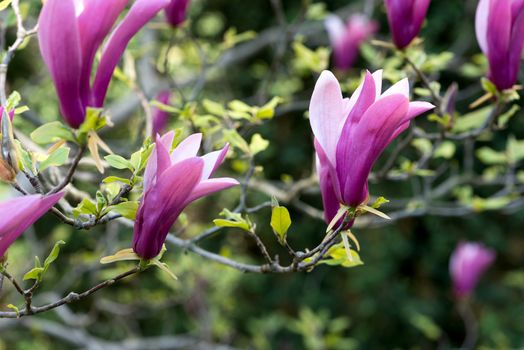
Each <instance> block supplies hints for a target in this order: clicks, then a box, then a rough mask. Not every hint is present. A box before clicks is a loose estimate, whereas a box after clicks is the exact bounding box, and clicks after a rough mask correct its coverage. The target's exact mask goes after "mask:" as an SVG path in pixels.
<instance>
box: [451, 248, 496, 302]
mask: <svg viewBox="0 0 524 350" xmlns="http://www.w3.org/2000/svg"><path fill="white" fill-rule="evenodd" d="M495 256H496V254H495V252H494V251H493V250H492V249H489V248H487V247H486V246H484V245H483V244H482V243H475V242H461V243H459V245H458V246H457V248H456V249H455V251H454V252H453V254H452V255H451V259H450V261H449V272H450V274H451V279H452V280H453V288H454V290H455V293H456V294H457V296H467V295H470V294H471V293H472V292H473V290H474V289H475V286H476V285H477V282H478V280H479V279H480V277H481V276H482V274H483V273H484V272H485V271H486V270H487V268H488V267H489V266H490V265H491V264H492V263H493V261H495Z"/></svg>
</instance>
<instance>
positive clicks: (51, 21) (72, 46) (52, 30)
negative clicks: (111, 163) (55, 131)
mask: <svg viewBox="0 0 524 350" xmlns="http://www.w3.org/2000/svg"><path fill="white" fill-rule="evenodd" d="M127 3H128V0H111V1H109V0H47V1H46V2H45V4H44V6H43V8H42V12H41V13H40V18H39V22H38V23H39V29H38V40H39V42H40V52H41V53H42V57H43V59H44V62H45V64H46V65H47V68H48V70H49V72H50V73H51V78H52V79H53V83H54V85H55V89H56V92H57V95H58V98H59V101H60V110H61V112H62V115H63V117H64V119H65V120H66V121H67V123H68V124H69V125H71V126H72V127H75V128H77V127H79V126H80V124H82V122H83V121H84V119H85V115H86V108H87V107H95V108H100V107H102V106H103V104H104V100H105V96H106V93H107V89H108V87H109V83H110V81H111V77H112V75H113V71H114V70H115V67H116V66H117V64H118V62H119V61H120V58H121V57H122V55H123V53H124V50H125V48H126V46H127V44H128V43H129V41H130V40H131V39H132V38H133V36H134V35H135V34H136V33H137V32H138V31H139V30H140V29H141V28H142V27H143V26H144V25H146V23H147V22H148V21H149V20H150V19H151V18H153V17H154V16H155V15H156V13H157V12H159V11H160V10H161V9H162V8H164V7H165V6H167V5H168V4H169V0H136V1H135V2H134V4H133V5H132V6H131V8H130V10H129V12H128V13H127V14H126V16H125V17H124V18H123V19H122V21H121V22H120V23H119V24H118V25H117V26H116V27H115V29H114V30H113V32H112V33H111V35H110V36H109V38H108V39H107V41H106V43H105V44H104V45H103V47H102V55H101V59H100V64H99V65H98V68H97V70H96V74H95V77H94V81H93V83H91V71H92V68H93V61H94V58H95V55H96V52H97V51H98V49H99V47H100V46H101V45H102V42H103V41H104V39H105V38H106V36H108V34H109V32H110V30H111V28H112V27H113V25H114V23H115V22H116V20H117V18H118V16H119V15H120V14H121V13H122V11H123V10H124V8H125V6H126V4H127Z"/></svg>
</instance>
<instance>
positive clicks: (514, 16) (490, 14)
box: [475, 0, 524, 90]
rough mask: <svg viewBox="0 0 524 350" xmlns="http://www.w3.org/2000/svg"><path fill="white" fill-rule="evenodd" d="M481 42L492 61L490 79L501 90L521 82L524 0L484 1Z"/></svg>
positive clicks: (479, 21)
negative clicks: (519, 79) (519, 77)
mask: <svg viewBox="0 0 524 350" xmlns="http://www.w3.org/2000/svg"><path fill="white" fill-rule="evenodd" d="M475 26H476V33H477V40H478V43H479V46H480V48H481V49H482V52H484V54H485V55H486V56H487V58H488V62H489V75H488V78H489V80H491V81H492V82H493V84H495V86H496V87H497V88H498V89H499V90H505V89H509V88H511V87H512V86H513V85H515V83H516V82H517V79H518V75H519V71H520V60H521V56H522V49H523V47H524V0H480V1H479V4H478V7H477V15H476V19H475Z"/></svg>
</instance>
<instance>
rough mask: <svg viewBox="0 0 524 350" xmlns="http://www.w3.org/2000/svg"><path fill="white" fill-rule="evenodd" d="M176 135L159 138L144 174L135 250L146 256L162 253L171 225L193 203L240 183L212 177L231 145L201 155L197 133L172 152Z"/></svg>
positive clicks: (134, 240)
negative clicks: (198, 153) (198, 154)
mask: <svg viewBox="0 0 524 350" xmlns="http://www.w3.org/2000/svg"><path fill="white" fill-rule="evenodd" d="M173 138H174V132H169V133H167V134H165V135H164V136H162V137H161V138H158V139H157V142H156V147H155V150H154V151H153V153H152V154H151V157H150V158H149V161H148V163H147V166H146V170H145V173H144V196H143V197H142V200H141V202H140V206H139V208H138V212H137V216H136V221H135V226H134V232H133V250H134V251H135V253H136V254H137V255H138V256H140V257H141V258H143V259H151V258H154V257H155V256H157V255H158V254H159V253H160V250H161V249H162V245H163V244H164V242H165V240H166V237H167V234H168V232H169V230H170V228H171V226H173V224H174V223H175V221H176V219H177V218H178V216H179V215H180V213H181V212H182V210H184V208H185V207H186V206H187V205H188V204H189V203H191V202H193V201H194V200H196V199H198V198H201V197H203V196H207V195H209V194H211V193H213V192H217V191H220V190H224V189H226V188H229V187H232V186H235V185H238V181H237V180H235V179H231V178H227V177H224V178H215V179H210V176H211V175H212V174H213V172H214V171H215V170H216V169H217V168H218V166H219V165H220V164H221V163H222V161H223V160H224V158H225V156H226V154H227V151H228V149H229V145H226V146H225V147H224V148H223V149H222V150H220V151H215V152H211V153H208V154H206V155H204V156H202V157H198V156H197V152H198V149H199V148H200V143H201V141H202V134H193V135H191V136H189V137H188V138H186V139H185V140H184V141H182V142H181V143H180V144H179V145H178V146H177V147H176V148H175V149H174V150H173V152H171V154H170V153H169V150H170V149H171V145H172V143H173Z"/></svg>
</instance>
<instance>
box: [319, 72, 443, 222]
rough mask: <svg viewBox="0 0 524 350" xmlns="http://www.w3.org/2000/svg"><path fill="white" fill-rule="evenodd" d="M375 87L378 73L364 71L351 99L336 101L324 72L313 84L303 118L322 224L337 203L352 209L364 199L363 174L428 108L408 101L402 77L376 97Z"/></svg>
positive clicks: (336, 89)
mask: <svg viewBox="0 0 524 350" xmlns="http://www.w3.org/2000/svg"><path fill="white" fill-rule="evenodd" d="M381 89H382V71H381V70H380V71H377V72H375V73H373V74H371V73H369V72H367V73H366V76H365V78H364V81H363V82H362V83H361V84H360V86H359V87H358V88H357V90H356V91H355V92H354V93H353V95H352V96H351V98H343V97H342V92H341V90H340V85H339V83H338V81H337V79H336V78H335V76H334V75H333V74H332V73H331V72H329V71H324V72H322V74H321V75H320V78H319V79H318V81H317V83H316V85H315V89H314V91H313V96H312V97H311V102H310V105H309V117H310V122H311V128H312V129H313V134H314V135H315V149H316V153H317V172H318V175H319V177H320V189H321V191H322V198H323V202H324V214H325V219H326V221H327V222H330V221H331V220H332V219H333V218H334V216H335V215H336V213H337V211H338V209H339V207H340V204H344V205H347V206H350V207H357V206H358V205H360V204H363V203H365V202H366V201H367V200H368V197H369V194H368V176H369V173H370V172H371V169H372V167H373V164H374V163H375V161H376V160H377V159H378V157H379V156H380V154H381V153H382V152H383V151H384V149H385V148H386V147H387V146H388V145H389V143H391V141H393V140H394V139H395V138H396V137H397V136H398V135H399V134H400V133H401V132H402V131H404V130H406V129H407V128H408V126H409V124H410V121H411V119H413V118H415V117H417V116H419V115H420V114H422V113H424V112H426V111H428V110H430V109H432V108H434V106H433V105H432V104H430V103H427V102H410V101H409V83H408V80H407V79H403V80H401V81H399V82H398V83H396V84H395V85H393V86H392V87H391V88H389V89H388V90H386V91H385V92H384V93H382V94H381Z"/></svg>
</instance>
